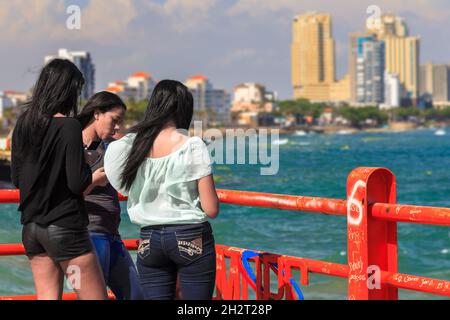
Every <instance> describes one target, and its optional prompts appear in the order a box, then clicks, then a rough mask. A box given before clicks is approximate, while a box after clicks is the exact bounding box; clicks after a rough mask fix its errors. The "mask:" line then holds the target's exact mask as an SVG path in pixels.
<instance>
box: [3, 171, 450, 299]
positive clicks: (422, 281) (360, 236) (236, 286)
mask: <svg viewBox="0 0 450 320" xmlns="http://www.w3.org/2000/svg"><path fill="white" fill-rule="evenodd" d="M217 192H218V195H219V198H220V201H221V202H222V203H228V204H234V205H244V206H253V207H265V208H274V209H281V210H295V211H302V212H311V213H322V214H331V215H344V216H346V217H347V240H348V242H347V256H348V263H347V264H339V263H332V262H326V261H319V260H311V259H306V258H299V257H291V256H283V255H278V254H272V253H266V252H259V251H258V252H254V251H252V252H253V253H254V256H253V257H252V258H251V259H249V260H250V261H251V262H252V263H253V265H254V269H255V278H254V279H253V278H252V277H250V276H249V272H248V269H246V268H245V267H244V265H243V253H245V252H248V251H247V250H245V249H240V248H233V247H228V246H224V245H217V246H216V249H217V279H216V296H215V298H216V299H247V298H248V296H249V290H252V291H253V293H254V295H255V296H256V298H257V299H283V298H285V299H295V298H298V292H296V291H295V286H294V285H293V280H294V279H293V277H292V274H293V273H292V272H293V271H294V270H297V271H300V282H301V285H303V286H306V285H308V283H309V279H308V275H309V273H317V274H323V275H328V276H334V277H341V278H347V279H348V298H349V299H358V300H367V299H369V300H370V299H393V300H395V299H398V289H406V290H413V291H418V292H423V293H430V294H436V295H442V296H449V297H450V281H446V280H438V279H431V278H426V277H421V276H416V275H409V274H401V273H398V270H397V222H407V223H421V224H432V225H439V226H450V208H437V207H423V206H410V205H398V204H396V184H395V177H394V175H393V174H392V172H391V171H389V170H388V169H385V168H367V167H360V168H356V169H355V170H353V171H352V172H351V173H350V175H349V176H348V179H347V199H346V200H338V199H327V198H318V197H303V196H289V195H278V194H269V193H260V192H247V191H232V190H217ZM121 200H126V198H124V197H121ZM18 201H19V193H18V191H17V190H0V203H16V202H18ZM125 244H126V246H127V248H128V249H130V250H135V249H136V247H137V240H126V241H125ZM18 254H24V250H23V246H22V245H19V244H2V245H0V256H6V255H18ZM271 273H274V274H275V275H276V277H277V286H276V287H277V290H276V292H272V291H271V283H270V281H271V276H270V275H271ZM5 298H6V299H11V298H14V299H22V298H26V299H31V298H34V297H33V296H21V297H3V299H5ZM65 298H75V295H73V294H72V295H68V296H65ZM0 299H2V298H0Z"/></svg>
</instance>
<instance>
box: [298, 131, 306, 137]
mask: <svg viewBox="0 0 450 320" xmlns="http://www.w3.org/2000/svg"><path fill="white" fill-rule="evenodd" d="M295 135H296V136H306V135H307V133H306V132H305V131H303V130H296V131H295Z"/></svg>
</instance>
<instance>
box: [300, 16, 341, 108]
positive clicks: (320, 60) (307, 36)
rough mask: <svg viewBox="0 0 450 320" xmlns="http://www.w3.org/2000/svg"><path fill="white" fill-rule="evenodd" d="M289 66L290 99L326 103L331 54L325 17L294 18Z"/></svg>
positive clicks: (328, 18)
mask: <svg viewBox="0 0 450 320" xmlns="http://www.w3.org/2000/svg"><path fill="white" fill-rule="evenodd" d="M291 63H292V66H291V73H292V86H293V88H294V98H296V99H298V98H306V99H310V100H313V101H326V100H329V99H330V86H331V85H332V84H333V83H334V81H335V53H334V39H333V37H332V28H331V16H330V15H329V14H326V13H315V12H309V13H305V14H302V15H298V16H296V17H295V18H294V21H293V24H292V44H291Z"/></svg>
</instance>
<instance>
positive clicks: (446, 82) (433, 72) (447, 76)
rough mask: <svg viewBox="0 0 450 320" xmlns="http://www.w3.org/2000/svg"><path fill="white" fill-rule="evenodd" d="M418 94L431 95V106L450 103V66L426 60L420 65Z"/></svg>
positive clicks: (442, 105)
mask: <svg viewBox="0 0 450 320" xmlns="http://www.w3.org/2000/svg"><path fill="white" fill-rule="evenodd" d="M419 93H420V95H431V96H432V97H433V106H435V107H437V108H439V107H444V106H449V105H450V66H449V65H447V64H433V63H431V62H427V63H425V64H424V65H421V66H420V91H419Z"/></svg>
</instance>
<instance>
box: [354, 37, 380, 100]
mask: <svg viewBox="0 0 450 320" xmlns="http://www.w3.org/2000/svg"><path fill="white" fill-rule="evenodd" d="M383 76H384V42H383V41H379V40H377V39H376V38H375V37H374V36H369V37H361V38H358V51H357V58H356V102H358V103H360V104H379V103H382V102H383V101H384V79H383Z"/></svg>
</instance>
